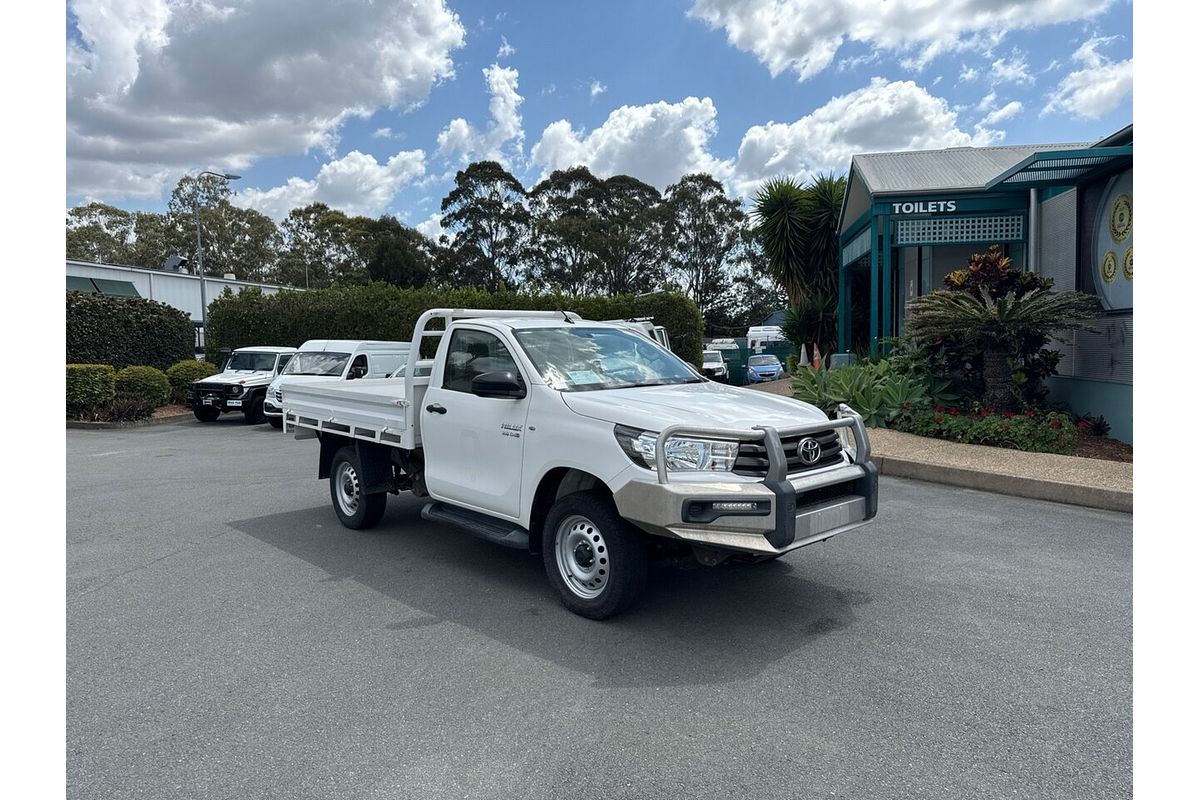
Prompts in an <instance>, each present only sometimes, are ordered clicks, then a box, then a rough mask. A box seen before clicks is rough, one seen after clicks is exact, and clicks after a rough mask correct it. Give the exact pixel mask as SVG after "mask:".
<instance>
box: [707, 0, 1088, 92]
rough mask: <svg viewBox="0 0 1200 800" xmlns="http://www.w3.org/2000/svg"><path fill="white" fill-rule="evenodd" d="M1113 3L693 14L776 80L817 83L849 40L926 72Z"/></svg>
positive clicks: (846, 5) (780, 0) (767, 3)
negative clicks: (791, 77)
mask: <svg viewBox="0 0 1200 800" xmlns="http://www.w3.org/2000/svg"><path fill="white" fill-rule="evenodd" d="M1111 3H1112V0H939V2H937V3H936V4H935V3H932V2H930V0H892V2H889V3H879V2H877V0H843V2H830V0H693V3H692V6H691V8H690V9H689V10H688V15H689V16H691V17H694V18H696V19H700V20H703V21H704V22H705V23H706V24H707V25H708V26H709V27H710V28H713V29H717V28H720V29H723V30H724V31H725V35H726V37H727V39H728V41H729V43H730V44H731V45H733V46H734V47H736V48H738V49H739V50H743V51H745V52H748V53H753V54H754V55H755V56H756V57H757V58H758V60H759V61H761V62H762V63H763V64H764V65H766V67H767V69H769V70H770V72H771V75H772V76H778V75H779V74H780V73H782V72H784V71H785V70H789V69H790V70H792V71H794V72H795V73H796V74H797V75H798V76H799V78H800V80H807V79H809V78H812V77H813V76H814V75H816V74H817V73H819V72H821V71H822V70H824V69H825V68H826V67H828V66H829V64H830V63H831V62H832V61H833V59H834V57H835V56H836V54H837V52H838V50H839V49H840V48H841V47H842V45H843V44H845V43H846V42H847V41H852V42H861V43H864V44H867V45H869V46H871V47H872V48H875V49H883V50H895V51H902V52H912V53H914V55H913V56H912V57H910V58H907V59H906V63H908V64H910V65H911V66H913V67H916V68H920V67H922V66H923V65H924V64H926V63H928V62H929V61H930V60H931V59H932V58H934V57H935V56H937V55H939V54H941V53H944V52H951V51H955V50H959V49H962V48H964V47H966V46H969V45H971V44H972V43H978V42H979V41H981V40H989V41H993V42H994V41H999V40H1000V39H1001V38H1003V36H1004V35H1005V34H1007V33H1008V32H1009V31H1012V30H1018V29H1022V28H1033V27H1037V26H1039V25H1049V24H1053V23H1058V22H1069V21H1074V20H1081V19H1089V18H1091V17H1095V16H1096V15H1098V14H1100V13H1101V12H1103V11H1104V10H1105V9H1107V8H1108V7H1109V6H1110V5H1111Z"/></svg>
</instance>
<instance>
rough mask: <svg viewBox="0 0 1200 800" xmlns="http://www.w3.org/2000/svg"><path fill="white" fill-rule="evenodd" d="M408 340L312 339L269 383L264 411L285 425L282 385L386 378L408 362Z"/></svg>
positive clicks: (278, 425) (277, 423) (276, 423)
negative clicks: (329, 380) (338, 379)
mask: <svg viewBox="0 0 1200 800" xmlns="http://www.w3.org/2000/svg"><path fill="white" fill-rule="evenodd" d="M408 348H409V344H408V342H374V341H358V340H354V339H309V340H308V341H307V342H305V343H304V344H302V345H300V348H299V349H298V350H297V351H296V353H295V355H293V356H292V360H291V361H290V362H288V365H287V367H285V368H284V370H283V371H282V372H281V373H279V377H277V378H275V380H273V381H272V382H271V385H270V386H269V387H267V397H266V400H265V401H264V402H263V414H264V415H265V416H266V418H267V422H269V423H270V424H271V426H272V427H274V428H282V427H283V407H282V406H281V405H280V403H281V402H282V400H283V389H282V386H283V384H285V383H289V384H290V383H311V382H313V381H319V380H328V379H330V378H341V379H342V380H347V381H350V380H356V379H359V378H386V377H388V376H389V375H391V374H392V373H393V372H395V371H396V370H397V369H398V368H399V367H400V366H401V365H403V364H406V363H408Z"/></svg>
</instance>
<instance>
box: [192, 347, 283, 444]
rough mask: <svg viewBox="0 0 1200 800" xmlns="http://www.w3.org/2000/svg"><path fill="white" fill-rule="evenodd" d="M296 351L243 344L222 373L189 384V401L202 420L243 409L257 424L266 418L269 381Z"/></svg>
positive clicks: (213, 418) (228, 361)
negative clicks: (265, 404)
mask: <svg viewBox="0 0 1200 800" xmlns="http://www.w3.org/2000/svg"><path fill="white" fill-rule="evenodd" d="M295 352H296V348H294V347H239V348H238V349H237V350H234V351H233V353H232V355H230V356H229V359H228V360H227V361H226V362H225V366H224V367H223V368H222V370H221V371H220V372H219V373H217V374H216V375H212V376H210V377H207V378H201V379H200V380H198V381H194V382H193V383H192V385H191V386H190V387H188V392H187V400H186V403H187V405H188V406H189V407H190V408H191V409H192V413H193V414H195V415H196V419H198V420H200V421H201V422H213V421H215V420H216V419H217V417H219V416H221V414H223V413H228V412H230V411H240V412H242V414H243V415H244V417H245V420H246V422H247V423H249V424H251V425H257V424H259V423H260V422H262V421H263V420H264V419H265V417H264V416H263V401H264V400H265V399H266V395H267V385H268V384H269V383H270V382H271V380H272V379H273V378H274V377H275V376H276V375H278V374H279V372H280V370H282V369H283V368H284V367H285V366H287V363H288V360H289V359H291V357H292V354H293V353H295Z"/></svg>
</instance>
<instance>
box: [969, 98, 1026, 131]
mask: <svg viewBox="0 0 1200 800" xmlns="http://www.w3.org/2000/svg"><path fill="white" fill-rule="evenodd" d="M1024 108H1025V107H1024V106H1023V105H1022V104H1021V103H1020V101H1018V100H1013V101H1011V102H1008V103H1006V104H1004V105H1003V106H1001V107H1000V108H997V109H993V110H992V111H990V112H988V114H987V116H985V117H984V118H983V119H981V120H980V121H979V124H980V126H982V127H985V128H986V127H989V126H992V125H997V124H999V123H1001V122H1004V121H1005V120H1009V119H1012V118H1013V117H1015V116H1016V115H1017V114H1020V113H1021V111H1022V110H1023V109H1024Z"/></svg>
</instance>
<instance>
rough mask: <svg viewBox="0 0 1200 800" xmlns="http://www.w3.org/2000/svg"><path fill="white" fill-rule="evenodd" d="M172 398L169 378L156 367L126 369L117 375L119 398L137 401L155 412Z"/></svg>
mask: <svg viewBox="0 0 1200 800" xmlns="http://www.w3.org/2000/svg"><path fill="white" fill-rule="evenodd" d="M170 396H171V383H170V381H168V380H167V376H166V375H165V374H164V373H163V372H162V371H161V370H157V369H155V368H154V367H126V368H125V369H123V370H121V371H120V372H118V373H117V397H120V398H123V399H126V400H130V401H136V402H138V403H141V404H143V405H145V406H146V407H147V408H148V409H150V410H154V409H156V408H158V407H159V406H163V405H166V403H167V400H168V399H169V398H170Z"/></svg>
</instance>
